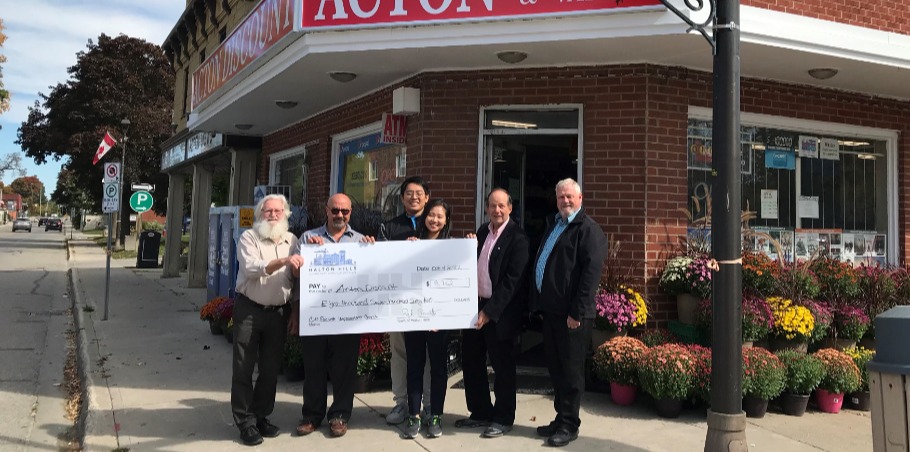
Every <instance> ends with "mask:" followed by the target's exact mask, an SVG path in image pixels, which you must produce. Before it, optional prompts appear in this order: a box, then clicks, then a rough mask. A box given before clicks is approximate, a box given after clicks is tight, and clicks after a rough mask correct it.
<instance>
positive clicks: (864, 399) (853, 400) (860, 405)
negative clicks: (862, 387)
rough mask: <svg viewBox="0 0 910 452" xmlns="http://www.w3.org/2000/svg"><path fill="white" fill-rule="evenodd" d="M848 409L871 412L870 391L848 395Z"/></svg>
mask: <svg viewBox="0 0 910 452" xmlns="http://www.w3.org/2000/svg"><path fill="white" fill-rule="evenodd" d="M846 402H847V407H848V408H850V409H854V410H859V411H869V410H870V409H871V401H870V396H869V391H856V392H851V393H850V394H847V400H846Z"/></svg>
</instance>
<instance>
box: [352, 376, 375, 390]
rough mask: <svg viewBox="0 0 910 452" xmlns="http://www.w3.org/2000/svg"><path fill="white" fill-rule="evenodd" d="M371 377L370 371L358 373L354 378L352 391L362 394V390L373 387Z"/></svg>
mask: <svg viewBox="0 0 910 452" xmlns="http://www.w3.org/2000/svg"><path fill="white" fill-rule="evenodd" d="M373 377H374V375H373V374H372V373H369V374H364V375H358V376H357V378H356V379H355V380H354V393H356V394H362V393H364V392H370V389H372V388H373Z"/></svg>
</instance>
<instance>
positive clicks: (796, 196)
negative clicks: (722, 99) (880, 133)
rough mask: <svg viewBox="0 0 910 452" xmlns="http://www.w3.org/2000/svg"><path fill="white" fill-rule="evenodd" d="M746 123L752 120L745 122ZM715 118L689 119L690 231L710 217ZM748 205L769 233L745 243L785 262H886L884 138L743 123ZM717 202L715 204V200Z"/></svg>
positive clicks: (756, 226) (754, 224)
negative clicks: (825, 258) (825, 259)
mask: <svg viewBox="0 0 910 452" xmlns="http://www.w3.org/2000/svg"><path fill="white" fill-rule="evenodd" d="M743 123H744V124H746V121H745V120H744V121H743ZM711 133H712V130H711V121H709V120H701V119H689V122H688V190H689V192H688V193H689V212H690V215H691V218H692V224H691V229H692V230H693V232H697V231H698V230H699V229H700V225H704V224H705V220H706V217H707V215H708V209H707V206H708V204H709V203H708V199H709V197H710V195H711V159H712V141H711ZM740 142H741V146H740V149H741V174H742V208H743V211H747V212H752V213H753V214H754V218H752V219H751V220H749V225H750V226H751V227H752V229H754V230H756V231H759V232H765V233H767V235H769V236H770V237H771V238H772V239H773V240H774V241H776V242H777V245H780V246H779V247H777V246H775V244H774V243H773V242H770V241H769V240H767V238H766V237H765V236H763V235H762V236H759V237H755V238H751V239H749V240H743V248H744V249H755V250H758V251H762V252H764V253H766V254H768V255H769V256H771V257H774V258H776V257H778V254H779V253H783V256H781V257H783V258H784V259H785V260H787V261H793V260H794V259H795V260H798V261H799V260H806V259H809V258H811V257H813V256H830V257H833V258H836V259H840V260H843V261H846V262H849V263H851V264H854V265H860V264H879V265H881V264H884V263H886V262H888V261H889V260H894V258H895V257H896V256H890V259H889V256H888V248H889V244H888V240H889V227H888V225H889V196H888V168H887V160H888V159H887V157H888V143H887V141H886V140H885V139H881V138H873V137H868V138H864V137H862V136H859V137H858V136H850V137H848V136H842V135H839V134H837V133H830V132H828V133H818V132H812V131H805V130H796V129H795V128H794V129H787V128H778V127H758V126H751V125H744V126H743V127H742V129H741V135H740ZM715 202H716V201H715Z"/></svg>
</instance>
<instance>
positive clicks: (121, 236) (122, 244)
mask: <svg viewBox="0 0 910 452" xmlns="http://www.w3.org/2000/svg"><path fill="white" fill-rule="evenodd" d="M126 140H127V136H126V132H125V131H124V132H123V146H121V147H120V149H121V151H123V156H122V158H121V159H120V165H121V166H122V167H123V169H122V170H121V173H120V209H119V212H120V213H119V220H120V221H119V223H120V224H119V226H118V228H119V230H120V234H118V237H117V240H118V241H119V242H120V248H123V249H126V239H125V237H126V233H127V232H129V229H130V213H129V212H128V211H127V210H126V209H124V208H123V198H124V196H123V184H124V180H125V179H126ZM124 216H126V221H125V222H126V228H125V229H126V231H124V227H123V223H124V219H123V217H124Z"/></svg>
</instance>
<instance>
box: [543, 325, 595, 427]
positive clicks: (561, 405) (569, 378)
mask: <svg viewBox="0 0 910 452" xmlns="http://www.w3.org/2000/svg"><path fill="white" fill-rule="evenodd" d="M576 320H580V321H581V325H580V326H579V327H578V328H575V329H569V327H568V326H567V325H566V316H565V315H553V314H547V313H544V315H543V344H544V351H545V352H546V355H547V369H548V370H549V371H550V380H552V382H553V389H554V392H555V397H554V399H553V408H554V409H555V410H556V422H557V423H558V424H560V425H561V426H563V427H565V428H567V429H569V431H573V432H574V431H578V427H579V426H580V425H581V419H579V417H578V411H579V409H580V408H581V395H582V393H583V392H584V389H585V358H586V356H587V353H588V345H589V344H590V342H591V327H592V325H593V322H594V321H593V320H592V319H576Z"/></svg>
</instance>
